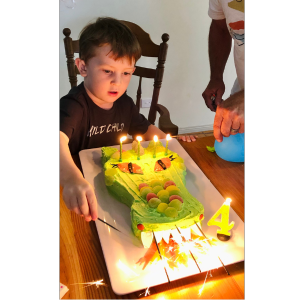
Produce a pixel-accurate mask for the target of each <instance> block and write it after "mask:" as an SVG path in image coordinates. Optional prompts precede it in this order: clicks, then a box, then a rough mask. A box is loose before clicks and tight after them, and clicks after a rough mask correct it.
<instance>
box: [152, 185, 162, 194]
mask: <svg viewBox="0 0 300 300" xmlns="http://www.w3.org/2000/svg"><path fill="white" fill-rule="evenodd" d="M163 189H164V188H163V187H162V186H161V185H157V186H155V187H154V188H153V193H154V194H156V195H157V193H158V192H159V191H161V190H163Z"/></svg>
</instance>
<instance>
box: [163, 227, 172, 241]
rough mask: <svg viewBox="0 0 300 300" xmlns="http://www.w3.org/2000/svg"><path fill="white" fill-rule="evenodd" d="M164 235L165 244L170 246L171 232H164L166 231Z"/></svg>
mask: <svg viewBox="0 0 300 300" xmlns="http://www.w3.org/2000/svg"><path fill="white" fill-rule="evenodd" d="M162 233H163V239H164V240H165V242H166V243H167V244H169V238H170V234H171V230H164V231H162Z"/></svg>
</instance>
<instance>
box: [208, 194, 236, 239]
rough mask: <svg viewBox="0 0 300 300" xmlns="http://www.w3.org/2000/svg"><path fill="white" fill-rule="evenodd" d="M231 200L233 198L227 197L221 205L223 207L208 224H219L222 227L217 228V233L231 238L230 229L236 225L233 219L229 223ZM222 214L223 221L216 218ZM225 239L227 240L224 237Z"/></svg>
mask: <svg viewBox="0 0 300 300" xmlns="http://www.w3.org/2000/svg"><path fill="white" fill-rule="evenodd" d="M230 202H231V199H230V198H227V199H226V201H225V202H224V203H223V205H222V206H221V208H220V209H219V210H218V211H217V212H216V213H215V214H214V215H213V216H212V217H211V219H210V220H209V221H208V222H207V225H208V226H211V225H216V226H219V227H220V229H219V230H217V233H218V234H221V235H222V234H224V235H226V236H228V237H227V239H229V237H230V232H229V231H228V230H230V229H232V227H233V225H234V222H233V221H232V222H231V223H230V224H229V209H230ZM220 214H221V222H220V221H216V220H215V219H216V218H217V217H218V216H219V215H220ZM227 239H226V240H227ZM223 240H225V239H223Z"/></svg>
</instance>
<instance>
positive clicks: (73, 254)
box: [60, 136, 244, 299]
mask: <svg viewBox="0 0 300 300" xmlns="http://www.w3.org/2000/svg"><path fill="white" fill-rule="evenodd" d="M180 144H181V145H182V146H183V148H184V149H185V150H186V151H187V152H188V154H189V155H190V156H191V158H192V159H193V160H194V161H195V162H196V164H197V165H198V166H199V167H200V169H201V170H202V171H203V172H204V174H205V175H206V176H207V178H208V179H209V180H210V181H211V182H212V184H213V185H214V186H215V187H216V189H217V190H218V191H219V192H220V194H221V195H222V196H223V197H224V198H226V197H230V198H232V199H233V200H234V201H233V202H232V205H231V207H232V208H233V209H234V210H235V212H236V213H237V214H238V216H239V217H240V218H241V219H242V220H243V221H244V164H243V163H231V162H226V161H224V160H222V159H221V158H219V157H218V156H217V154H216V153H211V152H209V151H208V150H207V149H206V146H213V144H214V137H213V136H208V137H203V138H199V139H197V141H196V142H191V143H187V142H183V141H180ZM226 268H227V270H228V271H229V273H230V275H229V276H228V275H227V273H226V272H225V270H224V269H223V268H219V269H217V270H213V271H212V272H211V275H212V277H210V276H208V277H207V278H206V275H207V272H204V273H203V274H202V273H201V274H199V275H194V276H190V277H188V278H184V279H180V280H177V281H173V282H171V283H170V284H169V283H166V284H162V285H159V286H156V287H152V288H150V289H149V291H150V295H149V296H147V297H145V296H144V295H145V290H143V291H140V292H135V293H131V294H127V295H123V296H119V295H116V294H115V293H114V292H113V290H112V288H111V287H110V280H109V276H108V272H107V268H106V264H105V260H104V256H103V253H102V249H101V244H100V241H99V237H98V234H97V229H96V226H95V222H93V221H91V222H89V223H87V222H85V221H84V219H83V218H81V217H79V216H77V215H76V214H75V213H73V212H70V211H69V210H68V209H67V207H66V206H65V204H64V202H63V199H62V193H60V282H61V283H63V284H65V285H66V286H67V287H68V288H69V291H68V292H67V293H66V295H65V296H64V297H63V299H138V298H148V299H244V262H240V263H237V264H233V265H229V266H226ZM205 278H206V281H205ZM100 279H103V281H104V282H105V283H106V284H107V285H108V286H100V287H98V288H97V287H96V286H95V285H93V286H90V287H87V288H84V287H83V285H80V284H76V283H85V282H92V281H97V280H100ZM204 282H205V284H204ZM203 285H204V288H203V290H202V293H201V295H199V290H200V289H201V288H202V287H203Z"/></svg>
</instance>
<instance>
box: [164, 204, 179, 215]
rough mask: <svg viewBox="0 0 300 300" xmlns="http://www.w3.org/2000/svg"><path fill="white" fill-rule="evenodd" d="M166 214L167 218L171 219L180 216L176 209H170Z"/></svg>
mask: <svg viewBox="0 0 300 300" xmlns="http://www.w3.org/2000/svg"><path fill="white" fill-rule="evenodd" d="M173 201H174V200H173ZM164 213H165V215H166V216H167V217H170V218H176V217H177V216H178V211H177V210H176V209H175V208H174V207H168V208H167V209H166V210H165V211H164Z"/></svg>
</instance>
